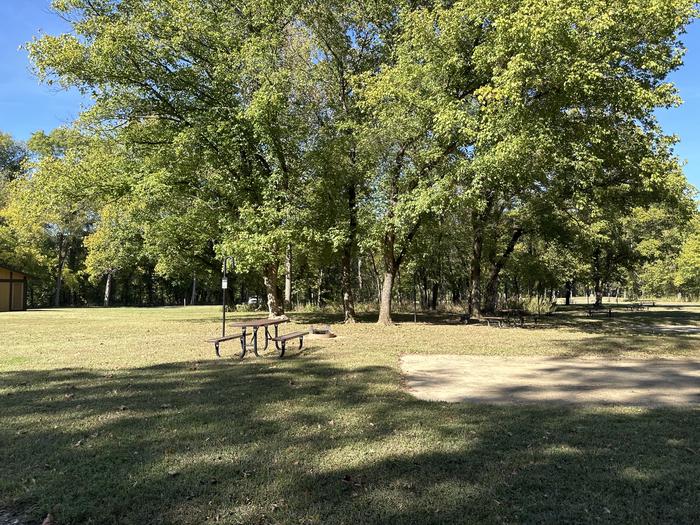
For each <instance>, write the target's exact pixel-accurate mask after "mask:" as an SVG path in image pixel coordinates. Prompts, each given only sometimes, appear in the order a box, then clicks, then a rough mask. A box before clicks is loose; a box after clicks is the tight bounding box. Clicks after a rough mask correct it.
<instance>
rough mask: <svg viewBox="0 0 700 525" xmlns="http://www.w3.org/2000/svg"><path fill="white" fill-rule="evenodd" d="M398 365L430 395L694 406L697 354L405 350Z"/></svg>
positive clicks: (699, 384) (698, 400)
mask: <svg viewBox="0 0 700 525" xmlns="http://www.w3.org/2000/svg"><path fill="white" fill-rule="evenodd" d="M401 368H402V370H403V373H404V376H405V385H406V387H407V389H408V390H409V392H411V393H412V394H413V395H414V396H416V397H418V398H419V399H425V400H431V401H449V402H464V401H466V402H473V403H489V404H539V403H565V404H568V403H572V404H592V405H630V406H650V407H653V406H700V360H698V359H619V360H616V359H606V358H595V357H585V358H560V357H500V356H498V357H496V356H464V355H405V356H403V357H402V358H401Z"/></svg>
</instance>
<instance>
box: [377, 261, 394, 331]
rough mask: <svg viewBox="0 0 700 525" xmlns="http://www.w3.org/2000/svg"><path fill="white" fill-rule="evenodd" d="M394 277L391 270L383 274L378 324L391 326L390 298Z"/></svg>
mask: <svg viewBox="0 0 700 525" xmlns="http://www.w3.org/2000/svg"><path fill="white" fill-rule="evenodd" d="M395 276H396V274H395V272H392V271H391V270H389V271H386V272H384V283H383V285H382V294H381V302H380V303H379V321H378V323H379V324H384V325H390V324H392V320H391V296H392V292H393V289H394V277H395Z"/></svg>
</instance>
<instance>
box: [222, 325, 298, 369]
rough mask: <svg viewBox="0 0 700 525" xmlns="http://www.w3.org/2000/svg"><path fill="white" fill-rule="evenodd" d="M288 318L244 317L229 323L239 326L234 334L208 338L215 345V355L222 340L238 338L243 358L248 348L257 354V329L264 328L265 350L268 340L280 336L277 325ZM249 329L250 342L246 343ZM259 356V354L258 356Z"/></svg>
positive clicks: (234, 326)
mask: <svg viewBox="0 0 700 525" xmlns="http://www.w3.org/2000/svg"><path fill="white" fill-rule="evenodd" d="M288 322H289V318H288V317H274V318H271V319H270V318H265V319H245V320H243V321H236V322H235V323H231V324H229V326H230V327H232V328H240V329H241V333H240V334H236V335H229V336H224V337H217V338H214V339H209V342H210V343H214V346H215V347H216V355H217V356H220V354H219V344H220V343H222V342H224V341H230V340H232V339H240V342H241V354H240V357H241V359H243V357H245V354H246V351H247V350H248V348H251V347H252V349H253V353H254V354H255V355H256V356H258V330H259V329H260V328H264V329H265V332H264V334H265V346H264V348H263V350H267V347H268V345H269V344H270V340H273V341H275V343H277V341H276V340H277V339H279V338H280V336H279V325H281V324H283V323H288ZM270 327H273V328H274V331H275V335H274V336H273V335H271V334H270ZM249 330H251V331H252V334H250V335H251V344H248V341H247V339H248V335H249V332H248V331H249ZM258 357H259V356H258Z"/></svg>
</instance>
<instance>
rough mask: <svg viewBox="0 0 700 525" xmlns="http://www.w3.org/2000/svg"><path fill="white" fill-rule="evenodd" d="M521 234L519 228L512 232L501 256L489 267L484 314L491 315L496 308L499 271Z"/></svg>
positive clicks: (521, 231)
mask: <svg viewBox="0 0 700 525" xmlns="http://www.w3.org/2000/svg"><path fill="white" fill-rule="evenodd" d="M522 234H523V230H522V229H521V228H517V229H516V230H515V231H513V235H511V237H510V240H509V241H508V245H507V246H506V249H505V250H504V251H503V254H502V255H501V256H500V257H499V258H498V260H497V261H496V262H495V263H494V264H493V266H492V267H491V275H490V276H489V280H488V282H487V283H486V298H485V304H484V308H483V311H484V312H488V313H493V312H495V311H496V307H497V306H498V280H499V276H500V274H501V270H503V268H504V267H505V265H506V262H507V261H508V258H509V257H510V256H511V254H512V253H513V250H515V246H516V245H517V244H518V241H519V240H520V237H521V236H522Z"/></svg>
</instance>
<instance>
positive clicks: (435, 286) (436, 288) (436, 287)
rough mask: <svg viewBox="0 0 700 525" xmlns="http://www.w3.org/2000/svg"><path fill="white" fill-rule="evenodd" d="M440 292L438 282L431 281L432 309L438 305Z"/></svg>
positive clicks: (435, 308)
mask: <svg viewBox="0 0 700 525" xmlns="http://www.w3.org/2000/svg"><path fill="white" fill-rule="evenodd" d="M439 292H440V283H438V282H434V283H433V304H432V305H431V306H432V309H433V310H434V311H435V310H437V305H438V293H439Z"/></svg>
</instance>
